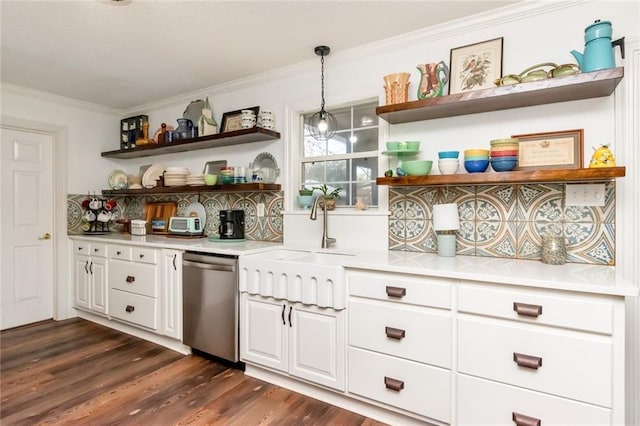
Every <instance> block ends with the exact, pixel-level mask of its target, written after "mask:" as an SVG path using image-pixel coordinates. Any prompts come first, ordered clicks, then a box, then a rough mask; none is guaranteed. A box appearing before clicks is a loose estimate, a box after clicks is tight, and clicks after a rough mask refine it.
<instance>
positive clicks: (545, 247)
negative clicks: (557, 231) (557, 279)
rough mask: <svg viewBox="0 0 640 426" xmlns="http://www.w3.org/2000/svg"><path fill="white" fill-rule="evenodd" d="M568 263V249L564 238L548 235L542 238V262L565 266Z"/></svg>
mask: <svg viewBox="0 0 640 426" xmlns="http://www.w3.org/2000/svg"><path fill="white" fill-rule="evenodd" d="M566 261H567V248H566V246H565V243H564V237H562V236H559V235H554V234H547V235H545V236H543V237H542V262H543V263H546V264H548V265H564V263H565V262H566Z"/></svg>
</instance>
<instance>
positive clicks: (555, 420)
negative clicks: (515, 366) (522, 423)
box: [457, 375, 611, 426]
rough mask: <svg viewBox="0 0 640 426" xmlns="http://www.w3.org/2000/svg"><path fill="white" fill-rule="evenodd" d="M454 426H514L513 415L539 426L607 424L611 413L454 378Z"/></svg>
mask: <svg viewBox="0 0 640 426" xmlns="http://www.w3.org/2000/svg"><path fill="white" fill-rule="evenodd" d="M457 381H458V398H457V402H458V404H457V410H458V413H457V414H458V416H457V419H458V424H460V425H472V424H477V425H495V426H502V425H504V426H514V425H515V422H514V421H513V416H514V413H517V414H516V415H525V416H528V417H533V418H535V419H539V420H540V421H541V424H542V425H563V426H569V425H575V426H583V425H584V426H586V425H598V426H602V425H608V424H611V410H609V409H606V408H602V407H596V406H593V405H588V404H584V403H581V402H577V401H572V400H568V399H563V398H558V397H555V396H552V395H545V394H541V393H539V392H534V391H530V390H526V389H521V388H516V387H513V386H508V385H503V384H500V383H495V382H490V381H487V380H482V379H477V378H474V377H469V376H465V375H458V377H457Z"/></svg>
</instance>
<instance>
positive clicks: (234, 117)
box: [220, 106, 260, 133]
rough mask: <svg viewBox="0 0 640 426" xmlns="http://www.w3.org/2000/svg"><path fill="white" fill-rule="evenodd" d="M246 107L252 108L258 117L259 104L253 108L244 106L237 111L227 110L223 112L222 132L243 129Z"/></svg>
mask: <svg viewBox="0 0 640 426" xmlns="http://www.w3.org/2000/svg"><path fill="white" fill-rule="evenodd" d="M245 109H250V110H252V111H253V112H255V113H256V117H258V112H259V111H260V107H259V106H255V107H251V108H242V109H239V110H237V111H230V112H225V113H224V114H222V122H221V123H220V133H225V132H233V131H234V130H240V129H242V111H243V110H245Z"/></svg>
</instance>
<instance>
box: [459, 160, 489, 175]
mask: <svg viewBox="0 0 640 426" xmlns="http://www.w3.org/2000/svg"><path fill="white" fill-rule="evenodd" d="M487 167H489V160H465V162H464V168H465V169H466V170H467V171H468V172H469V173H482V172H484V171H485V170H487Z"/></svg>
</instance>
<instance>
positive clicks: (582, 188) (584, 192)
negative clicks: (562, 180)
mask: <svg viewBox="0 0 640 426" xmlns="http://www.w3.org/2000/svg"><path fill="white" fill-rule="evenodd" d="M565 206H604V183H584V184H583V183H581V184H567V185H566V193H565Z"/></svg>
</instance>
